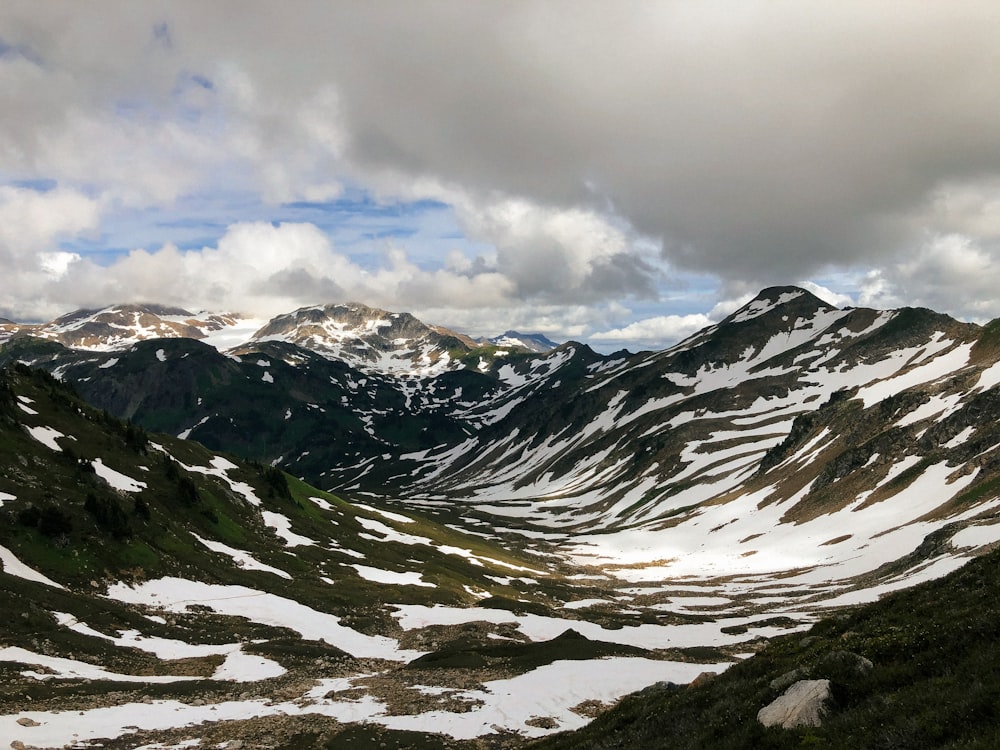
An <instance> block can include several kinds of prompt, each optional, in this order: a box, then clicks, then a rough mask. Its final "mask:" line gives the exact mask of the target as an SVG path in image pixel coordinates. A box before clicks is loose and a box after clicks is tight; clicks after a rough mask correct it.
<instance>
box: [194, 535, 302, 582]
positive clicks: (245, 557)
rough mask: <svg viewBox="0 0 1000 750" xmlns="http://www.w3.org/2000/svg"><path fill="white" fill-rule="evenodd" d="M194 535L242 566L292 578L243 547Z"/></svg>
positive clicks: (213, 549)
mask: <svg viewBox="0 0 1000 750" xmlns="http://www.w3.org/2000/svg"><path fill="white" fill-rule="evenodd" d="M192 536H193V537H194V538H195V539H197V540H198V541H199V542H201V543H202V544H204V545H205V546H206V547H208V548H209V549H210V550H212V551H213V552H218V553H220V554H223V555H226V556H227V557H229V558H231V559H232V560H233V562H235V563H236V564H237V565H239V566H240V567H241V568H244V569H246V570H260V571H263V572H265V573H274V574H275V575H276V576H281V577H282V578H288V579H291V575H289V574H288V573H286V572H285V571H283V570H281V569H280V568H275V567H272V566H271V565H267V564H266V563H262V562H261V561H260V560H258V559H257V558H256V557H254V556H253V555H251V554H250V553H249V552H246V551H245V550H241V549H235V548H233V547H230V546H229V545H228V544H223V543H222V542H215V541H212V540H211V539H204V538H202V537H200V536H198V535H197V534H192Z"/></svg>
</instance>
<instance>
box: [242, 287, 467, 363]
mask: <svg viewBox="0 0 1000 750" xmlns="http://www.w3.org/2000/svg"><path fill="white" fill-rule="evenodd" d="M268 341H282V342H287V343H292V344H295V345H297V346H300V347H302V348H304V349H308V350H310V351H313V352H316V353H317V354H321V355H322V356H324V357H327V358H328V359H337V360H340V361H343V362H347V363H349V364H351V365H353V366H355V367H358V368H360V369H364V370H375V371H378V372H388V373H399V374H416V375H434V374H437V373H440V372H444V371H446V370H449V369H455V368H456V367H463V366H464V365H463V364H461V363H459V362H458V361H457V360H459V359H461V358H462V357H466V356H468V355H469V354H470V353H472V352H473V351H474V350H476V349H478V348H479V345H478V344H477V343H476V342H475V341H473V340H472V339H470V338H469V337H468V336H464V335H462V334H460V333H455V332H454V331H450V330H448V329H447V328H441V327H439V326H430V325H427V324H426V323H423V322H421V321H419V320H417V319H416V318H415V317H413V316H412V315H410V314H409V313H393V312H387V311H385V310H380V309H378V308H373V307H368V306H366V305H361V304H358V303H350V304H346V305H324V306H319V307H303V308H300V309H298V310H296V311H294V312H292V313H288V314H287V315H279V316H278V317H276V318H273V319H271V321H269V322H268V323H267V325H265V326H264V327H263V328H261V329H260V330H259V331H257V332H256V333H255V334H254V335H253V336H252V337H251V339H250V340H249V342H248V343H247V347H248V348H252V347H254V346H256V345H260V344H262V343H264V342H268Z"/></svg>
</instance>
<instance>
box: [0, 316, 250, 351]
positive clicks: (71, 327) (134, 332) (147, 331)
mask: <svg viewBox="0 0 1000 750" xmlns="http://www.w3.org/2000/svg"><path fill="white" fill-rule="evenodd" d="M6 323H9V325H5V326H4V329H5V330H0V341H3V340H7V339H10V338H13V337H15V336H34V337H37V338H41V339H46V340H50V341H56V342H58V343H60V344H63V345H64V346H67V347H70V348H73V349H81V350H89V351H114V350H118V349H127V348H128V347H130V346H131V345H132V344H134V343H136V342H139V341H146V340H149V339H162V338H190V339H206V338H209V337H211V336H212V335H213V334H217V333H220V332H223V331H225V330H226V329H229V328H233V327H238V326H240V324H241V323H244V321H242V319H241V318H240V317H239V316H237V315H231V314H218V313H198V314H194V313H190V312H188V311H187V310H183V309H181V308H177V307H166V306H163V305H112V306H110V307H105V308H101V309H97V310H77V311H76V312H72V313H69V314H67V315H63V316H61V317H59V318H57V319H55V320H53V321H52V322H50V323H43V324H21V325H19V324H16V323H10V321H6Z"/></svg>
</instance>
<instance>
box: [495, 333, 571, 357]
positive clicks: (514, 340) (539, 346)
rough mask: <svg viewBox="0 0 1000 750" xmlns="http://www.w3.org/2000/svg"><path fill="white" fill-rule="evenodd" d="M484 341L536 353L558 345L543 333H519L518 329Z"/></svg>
mask: <svg viewBox="0 0 1000 750" xmlns="http://www.w3.org/2000/svg"><path fill="white" fill-rule="evenodd" d="M486 341H487V342H489V343H491V344H493V345H494V346H513V347H520V348H522V349H525V350H527V351H529V352H535V353H536V354H544V353H545V352H550V351H552V350H553V349H555V348H556V347H557V346H559V344H557V343H556V342H555V341H553V340H552V339H550V338H548V337H547V336H545V334H542V333H520V332H519V331H507V332H506V333H502V334H500V335H499V336H493V337H492V338H488V339H486Z"/></svg>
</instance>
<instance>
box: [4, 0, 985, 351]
mask: <svg viewBox="0 0 1000 750" xmlns="http://www.w3.org/2000/svg"><path fill="white" fill-rule="evenodd" d="M125 5H127V6H128V12H111V11H121V10H123V8H124V7H125ZM109 7H110V8H111V10H109V12H108V13H106V14H103V15H102V18H101V23H92V22H90V21H92V20H93V19H91V18H89V17H88V18H83V17H82V16H83V15H88V16H90V15H93V13H92V11H91V10H90V9H87V8H84V7H83V6H80V7H76V6H73V7H69V8H68V7H64V6H63V5H51V4H46V3H37V2H17V1H12V2H7V3H3V4H2V6H0V28H3V29H4V32H3V41H4V43H5V44H7V45H9V49H8V51H7V52H6V53H5V54H4V55H3V56H2V58H0V89H2V90H3V92H4V96H5V112H6V113H7V115H8V116H7V117H6V119H5V123H4V127H3V128H0V174H2V175H3V176H4V178H5V179H7V180H8V181H9V182H11V184H15V183H16V184H25V182H26V181H29V180H33V179H46V180H54V181H55V182H56V183H58V185H59V187H58V189H56V190H52V191H49V192H48V193H41V192H39V191H30V190H27V191H25V189H23V188H17V187H7V188H3V189H2V190H3V191H5V192H2V193H0V219H3V221H2V222H0V261H2V262H3V263H4V264H5V266H6V267H9V268H10V269H11V270H10V272H9V273H8V279H7V281H6V282H5V283H4V284H2V285H0V311H2V312H6V313H7V314H8V315H16V316H18V317H24V316H25V315H35V314H41V313H40V312H39V311H41V310H43V309H44V310H51V309H54V308H55V307H56V306H57V304H58V305H61V306H62V309H60V310H58V311H59V312H64V311H65V309H64V308H65V306H66V305H67V304H71V303H72V301H75V300H81V299H84V298H86V299H88V303H104V302H108V301H110V299H111V298H110V297H109V298H101V295H113V297H114V298H115V299H121V298H134V297H135V296H136V295H139V294H141V295H143V296H149V297H150V298H152V296H153V295H157V296H159V298H160V299H163V300H164V301H166V299H167V297H169V299H170V300H173V301H176V302H179V303H182V304H188V305H190V304H193V303H199V304H200V303H203V302H204V303H206V304H209V305H210V306H212V307H217V306H219V305H218V304H215V303H216V302H223V301H224V302H226V303H227V306H244V307H245V306H258V305H259V306H263V307H267V308H268V309H271V308H276V307H278V306H295V305H297V304H303V303H306V302H311V301H315V300H317V299H319V300H322V301H325V300H326V299H329V298H331V297H333V296H335V295H336V296H338V297H339V296H340V295H345V296H350V297H355V298H358V299H361V300H362V301H365V302H370V303H372V304H380V305H382V306H386V307H390V308H394V309H398V308H403V307H412V308H415V309H416V308H420V309H428V310H433V309H453V310H456V311H462V312H461V314H462V315H464V316H466V317H467V318H468V319H469V320H470V321H471V320H473V319H474V318H475V315H474V313H473V311H474V310H476V309H477V308H478V309H480V310H483V311H486V310H490V311H493V312H492V313H491V314H493V315H494V318H493V319H494V320H495V321H497V322H503V321H504V319H505V318H519V317H520V316H521V314H522V310H526V309H528V308H527V307H526V306H529V305H530V306H534V309H536V310H539V311H542V310H548V311H555V310H561V311H563V312H561V313H557V312H552V313H551V314H552V315H553V316H554V317H553V319H552V321H553V322H551V323H547V324H546V325H552V326H562V328H561V329H560V330H562V331H574V332H583V333H585V332H586V331H588V330H594V329H595V328H596V329H597V330H604V331H605V333H607V334H610V333H612V332H619V333H620V332H623V331H626V330H627V329H628V325H627V320H626V321H621V320H618V319H615V318H614V315H612V314H611V312H610V307H611V306H612V305H614V304H616V303H625V304H632V303H633V302H635V301H636V300H639V299H653V298H655V296H656V295H657V292H658V290H660V289H662V288H664V287H665V284H666V282H665V281H664V278H665V275H666V273H667V272H668V271H669V272H670V274H671V275H672V276H676V275H678V274H683V273H685V272H692V273H700V274H702V276H701V277H700V278H705V276H708V277H711V278H712V279H713V280H714V281H713V285H714V284H715V283H718V285H719V286H720V287H721V288H722V290H723V291H722V292H721V293H720V296H722V297H725V298H727V299H729V300H733V299H735V298H737V297H739V296H740V295H741V294H743V293H745V292H748V291H749V292H754V291H756V290H757V289H759V288H760V287H761V286H764V285H771V284H779V283H794V282H795V280H796V279H801V278H809V277H811V276H813V275H814V274H816V273H819V272H821V271H822V272H824V273H829V274H831V275H833V276H837V274H848V273H850V274H854V275H856V276H857V277H858V278H859V279H860V280H859V281H858V282H857V294H858V301H859V303H860V304H866V303H874V302H876V301H877V302H881V303H890V302H893V303H899V304H904V303H910V304H917V303H921V304H928V305H931V306H938V307H940V309H944V310H947V311H949V312H953V313H954V314H957V315H975V316H977V317H982V316H984V315H990V314H993V313H992V312H991V311H994V310H996V305H995V303H994V301H993V300H994V297H995V292H994V290H995V289H996V288H997V287H996V281H997V280H998V278H997V272H996V267H997V250H996V248H995V245H996V243H997V242H998V240H1000V220H998V219H997V216H998V215H1000V210H998V207H1000V110H998V108H997V103H996V97H995V90H996V82H995V75H994V71H995V70H996V68H997V67H998V65H1000V46H998V45H997V44H996V39H995V28H996V24H997V22H1000V7H998V6H997V5H996V4H995V3H986V2H974V1H973V0H969V1H965V0H959V1H958V2H955V3H948V4H923V5H921V6H920V8H919V9H914V8H910V9H908V12H907V13H905V14H900V13H899V12H898V9H896V8H890V7H872V4H871V3H864V2H860V0H848V1H847V2H843V3H840V4H838V6H837V9H836V12H832V13H831V12H826V11H821V10H817V8H816V7H815V6H814V5H812V4H808V3H800V2H795V1H794V0H779V1H778V2H775V3H767V4H762V3H754V2H751V3H748V4H745V5H742V6H741V7H740V9H739V11H736V12H734V10H733V8H732V4H731V3H726V2H717V1H716V0H707V1H706V2H701V3H690V4H685V3H673V2H665V3H653V4H637V5H631V6H629V7H628V8H625V9H619V8H615V9H614V10H611V9H610V8H609V4H608V3H606V2H601V1H600V0H594V1H588V0H581V2H578V3H573V7H572V12H567V7H566V5H565V4H564V3H560V2H519V1H518V0H514V1H513V2H507V3H496V4H490V3H469V4H465V3H442V4H435V5H434V6H433V12H429V11H428V9H427V8H426V7H422V6H419V5H412V4H382V3H374V4H363V5H358V4H338V3H313V2H307V1H305V0H300V1H298V2H296V1H295V0H292V2H291V4H290V5H288V4H284V5H282V6H281V7H280V8H279V7H277V6H275V5H272V4H268V3H259V2H249V3H234V2H213V3H203V2H195V1H194V0H177V1H176V2H171V3H146V4H138V5H137V4H133V3H127V4H122V5H121V7H119V4H116V3H112V5H111V6H109ZM75 14H81V15H80V17H77V16H76V15H75ZM262 30H263V31H262ZM400 40H405V44H404V43H401V41H400ZM595 40H599V42H600V43H599V44H595ZM706 40H711V44H710V45H708V46H706ZM345 189H348V190H355V191H360V192H363V193H366V194H368V195H370V194H376V195H378V196H379V197H380V198H381V199H383V200H384V201H385V202H386V203H387V204H389V205H392V204H394V203H405V202H406V201H411V200H420V199H433V200H440V201H443V202H445V203H446V204H447V205H448V206H450V207H451V208H452V210H453V211H454V214H455V216H456V217H457V220H458V222H459V224H460V226H461V228H462V229H463V230H464V232H465V235H466V236H465V237H458V238H454V240H453V241H447V242H446V241H442V242H440V246H439V247H434V248H429V245H428V244H427V243H425V244H424V245H423V247H422V249H421V251H420V252H419V253H418V252H417V251H415V250H413V249H412V248H407V247H406V246H405V245H401V246H397V247H394V248H391V249H388V250H387V249H386V247H385V244H384V242H383V241H382V240H373V241H372V242H371V243H370V244H368V245H366V246H365V247H361V248H359V247H344V246H342V247H333V246H332V245H331V243H330V241H329V238H328V237H325V236H324V235H323V233H322V232H319V231H318V230H316V229H315V227H313V228H312V229H311V230H310V229H308V228H304V227H301V226H300V227H296V226H294V225H293V224H290V223H288V222H286V223H285V224H283V225H282V226H280V227H271V228H270V229H268V226H269V225H270V220H271V219H274V220H279V221H280V220H284V219H286V218H287V217H286V216H284V214H283V213H282V211H281V208H282V204H286V203H288V202H292V201H299V200H305V201H319V202H323V201H329V200H332V199H335V198H336V197H337V196H340V195H342V194H343V191H344V190H345ZM10 191H14V192H10ZM194 197H197V198H198V199H199V200H203V201H204V203H205V204H206V206H207V207H208V209H206V211H205V212H204V213H203V214H202V215H205V214H206V213H209V212H210V209H211V208H212V207H215V206H219V205H225V206H227V207H228V206H229V205H231V204H233V203H239V202H240V201H243V202H245V203H246V204H248V205H251V206H252V209H249V210H248V213H247V214H242V215H240V216H239V219H241V220H245V221H242V223H240V224H236V225H233V226H230V227H229V228H228V229H226V228H225V227H222V228H218V227H216V228H213V230H212V232H211V233H207V234H206V235H204V236H202V235H196V236H197V237H198V241H199V242H203V243H205V244H209V245H211V246H210V247H207V248H203V249H201V250H195V251H188V252H184V251H181V250H179V249H177V248H176V247H175V246H174V245H173V244H172V243H171V242H170V241H169V240H171V239H173V238H170V237H166V236H163V237H161V236H158V238H157V240H156V242H155V246H156V248H157V249H153V244H154V243H150V245H149V246H148V249H147V251H141V250H134V251H133V252H132V253H131V254H129V255H127V257H125V258H123V259H120V260H118V261H117V262H112V263H111V264H110V265H108V266H106V267H104V266H99V265H98V264H96V263H95V262H93V261H92V260H90V259H88V258H87V257H86V255H85V251H82V250H81V251H80V254H82V255H83V257H79V258H77V257H75V256H74V255H73V253H69V254H66V252H65V251H64V250H63V249H62V248H60V242H61V240H62V239H64V238H67V237H93V238H96V237H98V236H99V235H100V232H101V231H102V229H104V227H105V225H106V224H107V223H108V222H109V221H110V217H119V218H120V217H122V216H131V215H132V214H130V212H134V211H137V210H138V209H140V208H143V207H150V206H152V207H157V208H160V209H162V211H161V213H160V216H161V217H164V215H165V214H166V213H167V212H168V211H169V209H170V207H171V206H173V205H175V204H177V203H183V202H184V200H185V199H186V200H191V199H193V198H194ZM165 218H166V221H164V222H163V225H164V226H167V227H169V226H170V223H171V221H170V220H175V221H176V222H177V223H178V224H183V223H184V222H185V220H186V219H188V218H189V217H186V216H184V215H182V214H174V215H169V216H165ZM232 221H233V219H232V217H231V215H229V214H226V218H225V219H220V222H221V223H222V224H231V223H232ZM164 231H166V230H164ZM144 236H148V235H144ZM927 237H931V238H934V239H931V240H927V239H926V238H927ZM948 238H950V239H948ZM182 241H183V240H181V239H179V238H178V239H176V242H177V243H178V244H180V243H181V242H182ZM401 242H402V241H401ZM135 244H139V243H138V242H137V243H135ZM161 245H162V246H161ZM133 246H134V245H130V247H133ZM907 248H909V249H910V252H909V253H908V255H909V257H906V255H907V253H904V252H903V250H905V249H907ZM74 252H76V249H74ZM380 253H381V256H380V257H379V258H378V259H377V260H376V261H372V260H371V258H372V256H376V255H379V254H380ZM255 256H259V257H255ZM417 256H419V257H417ZM171 274H173V276H172V277H171ZM171 278H173V279H174V280H175V281H176V283H175V284H174V285H173V286H171V284H169V283H167V279H171ZM181 283H183V285H184V286H183V289H186V290H189V291H190V294H191V297H190V298H184V299H181V297H182V296H183V295H182V291H181V290H182V286H181ZM74 284H75V285H76V286H75V287H74ZM811 288H813V289H814V291H816V292H817V294H819V295H820V296H822V297H824V298H826V299H828V300H830V301H831V302H834V303H835V304H838V305H841V304H845V303H846V302H848V301H849V297H848V296H846V295H844V294H842V293H839V292H835V291H833V290H831V289H828V288H821V287H811ZM852 292H853V290H852ZM164 295H166V296H164ZM442 300H446V301H447V302H448V306H447V307H446V306H444V305H443V303H442ZM712 301H714V300H712ZM688 302H689V303H690V300H688ZM705 304H706V306H708V305H710V304H711V301H710V302H707V303H705ZM721 304H723V306H724V307H725V306H726V305H728V303H721ZM580 308H589V309H591V310H594V311H596V312H593V313H588V314H582V313H579V309H580ZM680 309H684V310H690V309H691V307H690V304H688V305H687V306H683V307H681V308H680ZM721 309H722V308H720V309H719V310H716V311H711V312H709V313H707V315H708V317H709V318H711V319H716V318H717V316H718V314H719V313H720V312H721ZM727 309H728V308H727ZM544 314H549V313H544ZM687 317H689V316H683V315H681V316H669V315H663V316H650V317H649V321H656V322H648V321H646V322H644V324H645V327H643V325H642V324H640V323H636V324H635V325H636V326H638V328H636V330H635V333H637V334H642V335H650V336H655V335H657V334H656V333H655V332H656V331H657V330H659V331H660V332H661V333H663V335H667V334H668V332H669V331H670V329H671V326H672V325H673V326H677V327H678V328H677V330H680V328H682V327H683V325H684V323H683V321H684V320H685V319H686V318H687ZM675 319H676V320H675ZM557 320H558V321H560V322H555V321H557ZM553 332H554V333H555V331H553ZM620 335H625V334H624V333H620ZM609 340H610V339H609Z"/></svg>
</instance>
